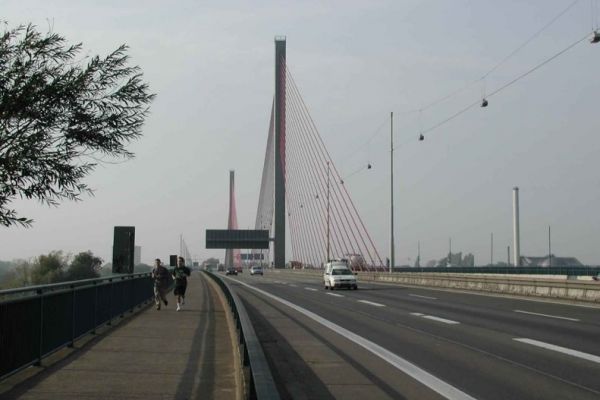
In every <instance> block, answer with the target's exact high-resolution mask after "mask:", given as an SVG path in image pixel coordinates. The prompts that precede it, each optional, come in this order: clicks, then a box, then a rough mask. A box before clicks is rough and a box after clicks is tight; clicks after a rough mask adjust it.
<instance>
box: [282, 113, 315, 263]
mask: <svg viewBox="0 0 600 400" xmlns="http://www.w3.org/2000/svg"><path fill="white" fill-rule="evenodd" d="M288 104H289V103H288ZM290 105H291V104H290ZM289 110H290V111H292V112H290V113H289V115H290V117H291V118H289V119H288V123H289V124H290V128H291V129H290V130H289V133H290V135H289V137H288V143H289V144H290V149H289V150H290V151H289V154H288V155H289V156H290V157H294V158H295V159H297V160H298V161H297V165H298V167H299V168H301V167H302V164H301V160H302V158H301V156H302V154H301V153H300V149H298V150H295V147H294V148H292V145H294V144H295V143H296V142H297V139H296V137H297V136H298V135H299V134H298V133H297V132H298V129H299V128H298V123H297V115H296V113H294V112H293V111H294V110H293V109H292V108H291V107H290V109H289ZM294 177H295V175H294ZM302 178H303V177H302V176H300V175H299V173H298V178H297V179H293V180H292V181H291V182H288V183H289V185H288V186H289V187H290V189H294V190H295V192H297V194H296V197H297V198H300V200H301V202H302V204H304V203H306V204H307V205H308V204H309V202H308V201H307V200H308V199H307V196H308V195H309V194H310V193H311V192H312V191H309V190H306V188H305V187H306V184H305V182H304V181H303V179H302ZM296 182H297V183H296ZM309 216H310V220H311V221H310V222H308V224H307V225H308V227H310V228H312V229H311V231H312V232H311V233H313V234H312V235H305V236H306V239H307V240H308V241H309V242H310V251H311V252H312V255H313V256H314V255H318V254H319V253H320V252H319V249H318V246H315V243H314V238H319V237H323V235H322V232H319V228H320V227H319V225H318V224H317V223H315V222H314V219H315V218H314V215H313V214H312V213H310V214H309ZM307 230H308V229H307ZM303 233H304V232H301V234H303ZM311 239H312V240H311ZM315 247H316V248H315ZM321 254H322V253H321ZM307 258H308V259H309V260H310V259H312V258H313V257H307Z"/></svg>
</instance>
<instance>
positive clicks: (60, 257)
mask: <svg viewBox="0 0 600 400" xmlns="http://www.w3.org/2000/svg"><path fill="white" fill-rule="evenodd" d="M68 264H69V257H68V256H66V255H64V254H63V252H62V251H60V250H59V251H52V252H50V253H49V254H46V255H41V256H39V257H37V258H35V259H34V261H33V262H32V263H31V267H30V271H29V277H30V279H29V284H30V285H47V284H50V283H58V282H62V281H64V280H65V270H66V268H67V266H68Z"/></svg>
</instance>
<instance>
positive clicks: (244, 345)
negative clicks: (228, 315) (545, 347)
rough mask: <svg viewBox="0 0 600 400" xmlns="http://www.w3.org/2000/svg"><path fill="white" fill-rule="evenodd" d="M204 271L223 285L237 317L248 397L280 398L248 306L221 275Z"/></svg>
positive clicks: (261, 399)
mask: <svg viewBox="0 0 600 400" xmlns="http://www.w3.org/2000/svg"><path fill="white" fill-rule="evenodd" d="M204 273H205V274H207V275H208V276H210V277H211V278H212V279H213V280H214V281H215V282H216V283H217V284H218V285H219V286H220V287H221V290H222V291H223V293H224V294H225V297H226V298H227V302H228V303H229V307H231V311H232V312H233V315H234V317H235V320H236V325H237V331H238V338H239V344H240V353H241V354H240V355H241V358H242V366H243V367H244V368H249V370H250V374H249V378H250V379H249V380H250V382H249V385H248V390H247V391H246V397H247V398H248V399H257V400H271V399H272V400H279V398H280V397H279V392H278V391H277V387H276V385H275V380H274V379H273V375H271V369H270V368H269V364H268V363H267V359H266V357H265V354H264V352H263V350H262V347H261V345H260V342H259V340H258V337H257V336H256V332H255V331H254V327H253V326H252V322H251V321H250V318H249V317H248V313H247V311H246V307H244V304H243V303H242V302H241V300H240V299H239V297H238V296H237V294H235V292H233V291H232V290H231V289H230V288H229V285H227V283H225V282H224V281H223V280H222V279H221V277H219V276H218V275H215V274H213V273H211V272H207V271H204Z"/></svg>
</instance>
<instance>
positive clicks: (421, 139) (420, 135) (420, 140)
mask: <svg viewBox="0 0 600 400" xmlns="http://www.w3.org/2000/svg"><path fill="white" fill-rule="evenodd" d="M423 140H425V136H423V134H422V133H420V134H419V142H422V141H423Z"/></svg>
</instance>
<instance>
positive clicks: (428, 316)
mask: <svg viewBox="0 0 600 400" xmlns="http://www.w3.org/2000/svg"><path fill="white" fill-rule="evenodd" d="M410 315H414V316H415V317H423V318H427V319H431V320H433V321H438V322H443V323H444V324H450V325H457V324H460V322H457V321H452V320H451V319H446V318H440V317H435V316H433V315H426V314H423V313H420V312H411V313H410Z"/></svg>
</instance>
